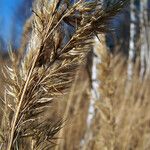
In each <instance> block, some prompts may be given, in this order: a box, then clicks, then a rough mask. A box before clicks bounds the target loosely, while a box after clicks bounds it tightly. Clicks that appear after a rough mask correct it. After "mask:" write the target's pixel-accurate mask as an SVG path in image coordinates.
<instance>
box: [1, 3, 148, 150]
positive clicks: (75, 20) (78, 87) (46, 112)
mask: <svg viewBox="0 0 150 150" xmlns="http://www.w3.org/2000/svg"><path fill="white" fill-rule="evenodd" d="M122 3H123V2H122V1H120V2H119V3H116V5H114V6H113V7H111V8H110V9H106V10H103V9H101V8H100V7H99V5H100V4H99V3H96V2H89V3H86V2H84V1H82V0H80V1H78V2H77V3H76V4H74V5H72V6H68V5H67V4H63V3H62V2H61V1H60V2H59V1H54V3H49V1H47V0H45V1H43V0H40V1H38V4H37V5H35V6H34V13H33V16H32V17H33V18H32V19H33V20H32V31H31V38H30V41H29V44H28V45H27V47H28V48H27V51H26V52H25V55H23V56H22V54H21V57H19V58H16V56H15V55H14V54H13V53H10V55H11V60H12V63H11V64H9V66H11V67H7V68H6V71H7V73H6V72H5V73H4V76H5V80H6V81H5V83H6V84H7V90H6V92H2V93H1V94H3V95H4V96H1V98H2V101H3V103H1V108H2V113H3V116H2V119H1V128H0V149H2V150H3V149H4V150H5V149H7V150H17V149H19V150H24V149H29V150H30V149H31V150H42V149H44V150H45V149H50V148H52V149H55V150H79V149H81V150H88V149H89V150H99V149H102V150H103V149H104V150H105V149H106V150H134V149H137V150H148V149H150V142H149V138H150V118H149V114H150V102H149V97H150V92H149V88H150V78H149V76H148V75H147V76H146V78H144V79H143V80H142V81H141V79H140V78H139V66H140V65H139V61H138V59H137V62H136V63H135V67H134V75H133V79H132V80H128V78H127V73H126V72H127V62H126V61H125V59H124V57H123V56H121V55H117V56H115V55H114V56H110V54H109V53H108V51H107V49H106V47H105V45H104V43H102V44H101V46H100V45H98V47H97V50H98V52H99V54H100V58H101V63H100V65H99V66H98V67H97V68H98V69H99V80H100V89H99V93H100V99H99V100H97V101H96V103H95V114H94V119H93V123H92V125H91V127H90V128H87V126H88V125H87V117H88V107H89V105H90V102H89V101H90V88H91V86H90V83H89V81H91V80H90V79H89V76H88V73H87V70H86V69H85V68H86V67H85V63H86V57H87V54H88V53H89V51H90V50H91V49H92V47H93V38H94V37H95V35H96V34H99V33H101V32H102V33H103V32H106V31H107V30H108V29H107V27H106V25H107V23H108V21H109V20H110V19H111V18H112V17H113V16H114V15H115V14H116V13H117V12H118V11H119V10H120V9H121V8H122V5H123V4H122ZM58 8H59V9H58ZM64 24H65V25H66V24H68V25H69V26H71V27H72V28H74V30H75V31H74V33H73V34H72V35H70V37H69V39H65V38H66V37H65V36H64V35H65V31H64V30H63V29H64ZM29 28H30V25H29ZM27 29H28V28H27ZM27 32H28V31H27ZM23 40H24V39H23ZM26 44H27V42H26V41H25V43H24V44H23V46H22V47H24V45H26ZM21 53H22V52H21ZM22 57H23V58H22ZM18 59H20V60H19V61H17V60H18ZM17 62H20V64H19V65H18V63H17ZM86 66H88V62H87V65H86ZM89 66H90V64H89ZM85 70H86V71H85ZM0 82H2V83H3V81H2V80H1V81H0ZM4 93H5V94H6V95H5V94H4ZM62 127H63V128H62ZM60 129H61V130H60ZM87 129H89V130H90V132H92V139H90V140H89V141H86V142H85V141H84V140H86V139H85V134H86V132H87ZM59 131H60V132H59ZM55 143H57V144H58V145H57V146H56V145H55ZM83 143H85V145H82V144H83ZM53 146H55V147H53Z"/></svg>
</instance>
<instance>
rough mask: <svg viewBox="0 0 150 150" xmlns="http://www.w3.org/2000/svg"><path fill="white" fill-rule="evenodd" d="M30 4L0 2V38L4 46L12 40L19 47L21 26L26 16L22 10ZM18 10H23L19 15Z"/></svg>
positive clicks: (23, 0)
mask: <svg viewBox="0 0 150 150" xmlns="http://www.w3.org/2000/svg"><path fill="white" fill-rule="evenodd" d="M31 2H32V1H31V0H0V37H1V38H2V39H3V41H4V43H5V45H8V44H9V43H10V41H12V40H13V44H14V45H15V46H16V47H18V46H19V41H20V38H21V33H22V26H23V24H24V21H25V19H26V17H27V16H28V15H27V12H26V10H25V9H24V8H25V7H28V4H29V3H31ZM26 4H27V5H26ZM24 5H26V6H25V7H24ZM20 8H23V10H22V12H21V14H19V11H20V10H19V9H20Z"/></svg>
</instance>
